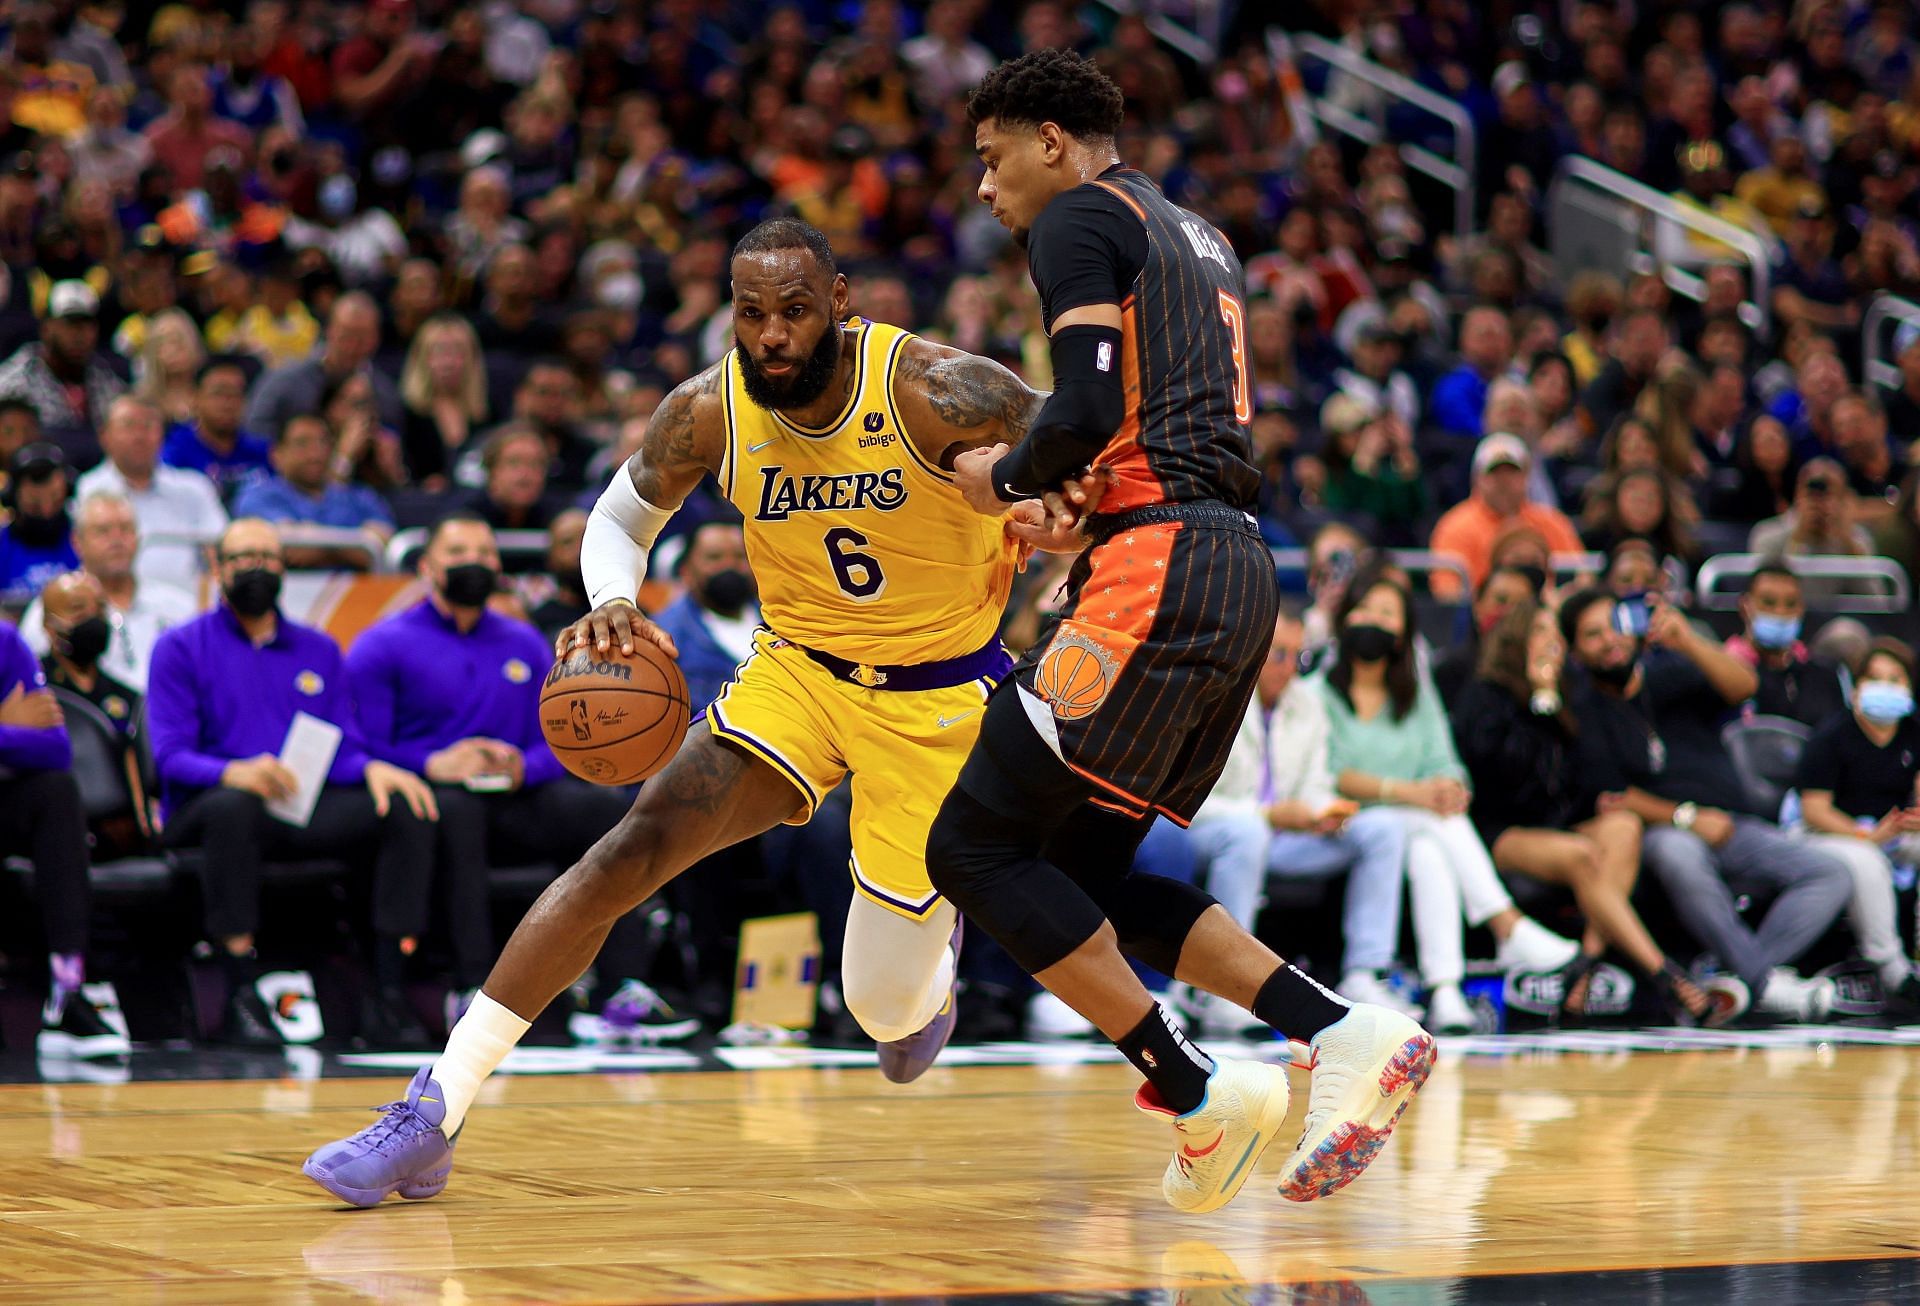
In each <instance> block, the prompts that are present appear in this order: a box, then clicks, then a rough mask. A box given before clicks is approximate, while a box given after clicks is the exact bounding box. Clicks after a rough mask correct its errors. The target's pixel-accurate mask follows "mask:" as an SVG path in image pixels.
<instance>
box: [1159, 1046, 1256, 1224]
mask: <svg viewBox="0 0 1920 1306" xmlns="http://www.w3.org/2000/svg"><path fill="white" fill-rule="evenodd" d="M1133 1101H1134V1105H1135V1106H1137V1107H1139V1108H1140V1109H1141V1110H1142V1111H1146V1112H1150V1113H1151V1114H1154V1115H1162V1116H1168V1117H1170V1118H1171V1119H1172V1121H1173V1141H1174V1144H1175V1148H1174V1153H1173V1160H1171V1161H1169V1162H1168V1163H1167V1173H1166V1175H1165V1176H1164V1177H1163V1178H1162V1179H1161V1181H1160V1192H1161V1194H1162V1195H1163V1196H1164V1197H1165V1198H1166V1199H1167V1205H1169V1206H1171V1207H1173V1208H1174V1209H1175V1210H1177V1211H1185V1212H1187V1213H1188V1214H1189V1215H1201V1214H1204V1213H1206V1212H1208V1211H1217V1210H1219V1209H1220V1208H1221V1207H1223V1206H1225V1205H1226V1204H1227V1203H1228V1202H1230V1201H1232V1200H1233V1197H1234V1194H1235V1193H1237V1192H1239V1191H1240V1188H1241V1186H1242V1185H1243V1184H1245V1183H1246V1182H1247V1177H1248V1176H1249V1175H1251V1174H1252V1173H1253V1169H1254V1166H1255V1165H1257V1164H1258V1163H1259V1160H1260V1154H1261V1153H1262V1152H1264V1151H1266V1150H1267V1144H1269V1143H1271V1142H1272V1141H1273V1140H1274V1137H1275V1135H1277V1134H1278V1133H1279V1132H1280V1126H1281V1125H1283V1124H1284V1123H1286V1119H1287V1101H1288V1090H1287V1072H1286V1068H1285V1067H1284V1066H1278V1065H1268V1064H1266V1063H1264V1062H1260V1061H1228V1060H1221V1059H1217V1058H1216V1059H1215V1061H1214V1063H1213V1073H1212V1074H1211V1075H1209V1076H1207V1095H1206V1097H1205V1098H1203V1099H1202V1100H1201V1102H1200V1105H1199V1106H1197V1107H1195V1108H1194V1109H1193V1110H1191V1111H1189V1112H1187V1113H1186V1114H1185V1115H1175V1114H1174V1112H1173V1110H1172V1108H1170V1107H1169V1106H1167V1104H1166V1103H1165V1102H1163V1101H1161V1100H1160V1096H1159V1094H1157V1093H1155V1092H1154V1090H1153V1085H1152V1084H1142V1085H1141V1086H1140V1090H1139V1092H1137V1093H1135V1094H1134V1098H1133Z"/></svg>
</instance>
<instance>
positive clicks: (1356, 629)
mask: <svg viewBox="0 0 1920 1306" xmlns="http://www.w3.org/2000/svg"><path fill="white" fill-rule="evenodd" d="M1399 650H1400V637H1399V636H1398V635H1396V634H1394V633H1393V632H1392V631H1390V630H1388V629H1386V628H1385V627H1384V626H1367V625H1355V626H1348V627H1347V628H1346V630H1345V631H1344V632H1343V633H1342V634H1341V636H1340V656H1341V657H1343V658H1345V659H1346V660H1347V661H1349V662H1378V661H1380V660H1381V659H1383V658H1390V657H1392V656H1393V655H1394V654H1395V653H1397V652H1399Z"/></svg>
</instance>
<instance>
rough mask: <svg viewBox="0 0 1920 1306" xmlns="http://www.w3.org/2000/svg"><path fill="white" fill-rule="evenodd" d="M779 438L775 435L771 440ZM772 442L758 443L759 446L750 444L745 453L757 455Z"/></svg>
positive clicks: (763, 441)
mask: <svg viewBox="0 0 1920 1306" xmlns="http://www.w3.org/2000/svg"><path fill="white" fill-rule="evenodd" d="M779 438H780V437H779V436H777V435H776V436H774V437H773V440H778V439H779ZM773 440H762V441H761V442H760V443H759V444H750V445H748V446H747V452H748V453H759V452H760V451H761V450H762V449H764V448H766V447H767V446H768V445H770V444H772V443H773Z"/></svg>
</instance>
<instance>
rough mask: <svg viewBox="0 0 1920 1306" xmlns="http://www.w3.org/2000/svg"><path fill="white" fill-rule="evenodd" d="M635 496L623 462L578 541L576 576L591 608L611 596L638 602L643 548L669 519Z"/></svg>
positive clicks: (644, 555) (665, 512)
mask: <svg viewBox="0 0 1920 1306" xmlns="http://www.w3.org/2000/svg"><path fill="white" fill-rule="evenodd" d="M673 513H674V510H673V509H671V508H656V507H654V506H653V505H652V504H650V503H648V502H647V501H646V500H645V499H643V498H641V497H640V491H639V490H637V489H635V488H634V484H633V476H632V474H631V473H629V472H628V471H627V468H626V465H625V464H622V465H621V467H620V469H619V470H618V471H616V472H615V473H614V474H613V480H612V481H611V482H610V483H609V484H608V486H607V488H606V489H605V490H603V491H602V492H601V494H600V498H599V501H598V502H596V503H595V504H594V505H593V512H592V513H590V514H589V515H588V517H587V533H586V534H585V535H584V536H583V537H582V538H581V540H580V579H581V580H582V581H583V582H584V583H585V585H586V589H587V602H589V603H591V604H592V605H593V606H594V607H596V608H597V607H599V606H600V605H601V604H602V603H607V602H610V601H612V600H614V599H626V600H627V601H628V602H630V603H637V601H638V599H639V593H640V581H641V578H642V577H644V576H645V575H646V572H647V551H648V550H649V549H651V548H652V547H653V542H654V541H655V540H657V539H659V538H660V532H661V531H662V530H663V529H665V527H666V524H667V522H668V521H669V520H670V519H671V518H672V517H673Z"/></svg>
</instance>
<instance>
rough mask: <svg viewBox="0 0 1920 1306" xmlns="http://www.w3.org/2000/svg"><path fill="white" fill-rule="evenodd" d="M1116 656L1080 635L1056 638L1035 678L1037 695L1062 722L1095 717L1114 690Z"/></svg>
mask: <svg viewBox="0 0 1920 1306" xmlns="http://www.w3.org/2000/svg"><path fill="white" fill-rule="evenodd" d="M1113 673H1114V668H1113V656H1112V654H1110V653H1108V652H1107V650H1106V649H1104V648H1101V647H1100V646H1099V645H1098V644H1096V643H1094V642H1093V641H1092V640H1090V639H1087V638H1085V637H1083V636H1079V635H1070V634H1062V635H1055V636H1054V639H1053V646H1052V647H1051V648H1049V649H1048V650H1047V655H1046V657H1044V658H1042V659H1041V660H1040V670H1039V672H1038V673H1037V674H1036V675H1035V676H1034V678H1033V688H1034V692H1035V693H1037V694H1039V695H1040V697H1041V698H1044V699H1045V700H1046V701H1047V705H1048V706H1049V707H1051V708H1052V709H1053V714H1054V715H1055V716H1057V717H1059V718H1060V719H1061V720H1062V721H1078V720H1079V719H1080V718H1081V717H1084V716H1092V715H1093V713H1094V712H1095V710H1096V709H1098V708H1099V706H1100V704H1101V703H1102V702H1103V701H1105V699H1106V697H1107V691H1108V690H1109V689H1111V688H1112V687H1113Z"/></svg>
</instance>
